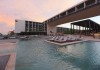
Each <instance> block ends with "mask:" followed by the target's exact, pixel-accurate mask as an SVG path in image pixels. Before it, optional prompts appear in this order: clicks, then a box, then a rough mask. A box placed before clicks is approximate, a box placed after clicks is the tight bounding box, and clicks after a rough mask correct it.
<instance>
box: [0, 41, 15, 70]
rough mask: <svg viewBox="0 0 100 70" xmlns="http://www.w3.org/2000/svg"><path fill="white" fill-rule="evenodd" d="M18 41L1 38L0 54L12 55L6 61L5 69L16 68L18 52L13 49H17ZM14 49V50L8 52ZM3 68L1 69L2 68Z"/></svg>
mask: <svg viewBox="0 0 100 70" xmlns="http://www.w3.org/2000/svg"><path fill="white" fill-rule="evenodd" d="M16 41H17V40H14V39H13V40H10V39H8V40H0V56H1V57H3V56H7V55H10V57H9V59H8V62H7V63H6V67H5V70H15V62H16V52H14V51H12V50H15V49H16V46H15V44H16ZM7 51H12V52H7ZM0 70H1V69H0Z"/></svg>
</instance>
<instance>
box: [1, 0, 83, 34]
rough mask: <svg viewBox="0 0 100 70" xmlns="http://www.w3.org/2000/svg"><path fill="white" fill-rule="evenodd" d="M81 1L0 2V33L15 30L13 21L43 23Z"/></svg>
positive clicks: (20, 0)
mask: <svg viewBox="0 0 100 70" xmlns="http://www.w3.org/2000/svg"><path fill="white" fill-rule="evenodd" d="M82 1H83V0H0V33H4V34H5V33H7V32H8V31H10V30H14V29H15V19H21V20H31V21H38V22H43V21H44V20H46V19H48V18H50V17H52V16H54V15H56V14H58V13H60V12H62V11H64V10H66V9H68V8H70V7H72V6H74V5H76V4H78V3H80V2H82Z"/></svg>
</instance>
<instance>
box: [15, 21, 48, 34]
mask: <svg viewBox="0 0 100 70" xmlns="http://www.w3.org/2000/svg"><path fill="white" fill-rule="evenodd" d="M46 30H47V25H46V24H45V23H40V22H33V21H26V20H15V33H16V34H22V35H46Z"/></svg>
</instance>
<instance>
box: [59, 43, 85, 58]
mask: <svg viewBox="0 0 100 70" xmlns="http://www.w3.org/2000/svg"><path fill="white" fill-rule="evenodd" d="M58 50H59V51H60V52H62V53H64V54H69V55H73V56H74V57H78V58H83V57H85V51H86V47H85V46H84V44H83V43H82V44H81V43H79V44H73V45H68V46H66V47H60V48H59V49H58Z"/></svg>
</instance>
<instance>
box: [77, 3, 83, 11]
mask: <svg viewBox="0 0 100 70" xmlns="http://www.w3.org/2000/svg"><path fill="white" fill-rule="evenodd" d="M76 8H77V10H81V9H84V3H82V4H79V5H78V6H76Z"/></svg>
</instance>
